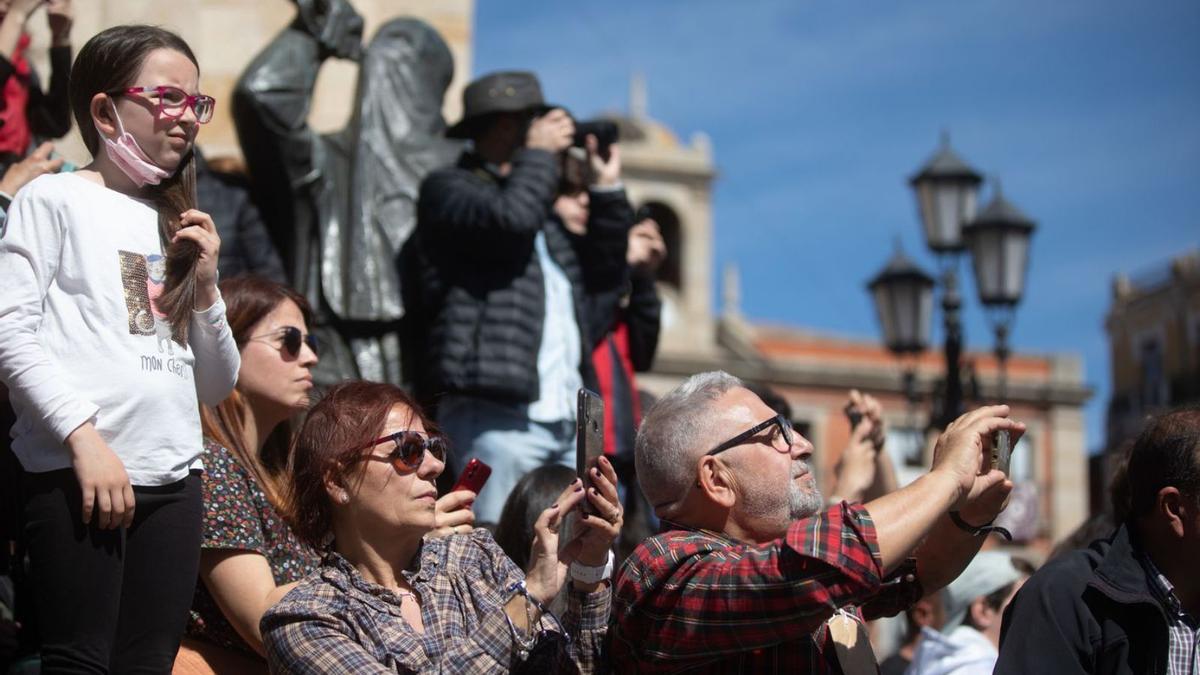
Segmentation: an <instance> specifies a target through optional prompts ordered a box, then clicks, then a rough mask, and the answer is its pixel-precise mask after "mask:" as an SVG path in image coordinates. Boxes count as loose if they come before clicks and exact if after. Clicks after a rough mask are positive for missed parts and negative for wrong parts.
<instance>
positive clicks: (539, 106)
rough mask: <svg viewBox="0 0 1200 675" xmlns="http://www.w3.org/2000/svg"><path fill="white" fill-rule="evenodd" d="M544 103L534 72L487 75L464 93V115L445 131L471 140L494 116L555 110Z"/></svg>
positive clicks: (452, 135)
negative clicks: (481, 126) (483, 121)
mask: <svg viewBox="0 0 1200 675" xmlns="http://www.w3.org/2000/svg"><path fill="white" fill-rule="evenodd" d="M558 107H559V106H557V105H551V104H548V103H546V100H545V98H543V97H542V85H541V84H540V83H539V82H538V79H537V76H536V75H534V74H533V73H530V72H527V71H521V70H511V71H502V72H498V73H490V74H488V75H484V76H483V77H481V78H479V79H477V80H475V81H474V82H472V83H471V84H468V85H467V88H466V89H464V90H463V116H462V119H461V120H459V121H458V123H457V124H455V125H454V126H452V127H450V128H449V129H447V130H446V135H447V136H449V137H450V138H470V137H471V136H473V135H474V134H475V132H476V130H477V128H478V126H479V122H481V121H482V120H484V119H486V118H487V117H489V116H491V115H495V114H496V113H512V112H532V113H534V114H535V115H540V114H543V113H545V112H547V111H550V110H553V109H554V108H558Z"/></svg>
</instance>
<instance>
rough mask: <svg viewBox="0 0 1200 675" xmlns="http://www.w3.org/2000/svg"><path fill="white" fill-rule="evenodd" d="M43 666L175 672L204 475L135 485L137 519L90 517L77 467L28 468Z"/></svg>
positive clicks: (192, 579) (28, 532)
mask: <svg viewBox="0 0 1200 675" xmlns="http://www.w3.org/2000/svg"><path fill="white" fill-rule="evenodd" d="M21 488H22V496H23V498H24V504H25V509H24V526H25V543H26V547H27V551H28V553H29V562H30V583H31V586H32V590H33V601H34V605H35V612H36V616H37V620H38V629H39V632H40V634H41V656H42V672H43V673H47V674H48V673H107V672H110V671H111V672H113V673H169V672H171V666H172V664H173V663H174V661H175V653H176V652H177V651H178V650H179V640H180V636H182V635H183V631H184V628H185V627H186V626H187V618H188V609H189V608H190V607H191V602H192V593H193V592H194V591H195V588H196V572H197V569H198V567H199V565H200V528H201V522H202V521H201V518H202V508H203V505H202V501H201V496H200V475H199V473H198V472H193V473H192V474H191V475H189V476H188V477H187V478H185V479H183V480H181V481H179V482H176V483H172V484H170V485H164V486H161V487H137V486H135V487H134V488H133V492H134V495H135V497H136V508H135V511H134V519H133V525H131V526H130V527H129V529H128V530H126V529H124V528H118V529H116V530H101V529H99V528H97V527H96V524H95V523H96V519H95V516H93V519H92V523H91V524H89V525H84V524H83V523H82V522H81V518H82V499H81V496H80V490H79V482H78V481H77V480H76V479H75V472H74V471H73V470H71V469H63V470H61V471H50V472H47V473H27V472H26V473H24V475H23V476H22V480H21Z"/></svg>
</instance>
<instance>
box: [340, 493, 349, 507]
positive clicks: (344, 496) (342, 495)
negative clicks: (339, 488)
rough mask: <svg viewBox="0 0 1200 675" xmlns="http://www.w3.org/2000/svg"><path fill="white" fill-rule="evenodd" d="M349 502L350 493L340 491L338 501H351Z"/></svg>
mask: <svg viewBox="0 0 1200 675" xmlns="http://www.w3.org/2000/svg"><path fill="white" fill-rule="evenodd" d="M349 502H350V495H348V494H346V493H345V492H339V493H338V496H337V503H339V504H347V503H349Z"/></svg>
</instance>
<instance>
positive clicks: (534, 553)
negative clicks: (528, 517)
mask: <svg viewBox="0 0 1200 675" xmlns="http://www.w3.org/2000/svg"><path fill="white" fill-rule="evenodd" d="M583 497H584V492H583V481H581V480H579V479H578V478H576V479H575V480H574V481H573V482H572V483H571V484H570V485H568V486H567V489H565V490H563V492H562V494H560V495H559V496H558V499H557V500H555V502H554V504H552V505H551V506H550V508H548V509H546V510H545V511H542V515H540V516H538V519H537V522H535V523H534V524H533V545H532V546H531V547H530V549H531V550H530V554H529V571H528V572H527V573H526V574H525V588H526V589H527V590H528V591H529V594H530V595H532V596H533V597H534V598H537V600H538V601H539V602H541V603H542V604H544V605H548V604H550V601H551V600H553V599H554V596H556V595H558V591H559V589H561V588H562V585H563V582H565V581H566V580H567V568H568V566H569V565H570V564H571V558H568V557H564V558H560V557H559V554H558V530H559V528H560V527H562V525H563V523H564V522H566V514H567V512H569V511H570V510H571V509H573V508H575V506H576V505H577V504H579V502H581V501H583ZM576 541H578V539H576Z"/></svg>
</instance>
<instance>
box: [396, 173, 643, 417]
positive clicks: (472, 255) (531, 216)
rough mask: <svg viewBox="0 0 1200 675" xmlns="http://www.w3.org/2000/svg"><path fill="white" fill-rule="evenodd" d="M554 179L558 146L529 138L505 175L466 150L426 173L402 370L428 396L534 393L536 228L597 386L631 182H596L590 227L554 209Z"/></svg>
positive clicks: (541, 302) (620, 273)
mask: <svg viewBox="0 0 1200 675" xmlns="http://www.w3.org/2000/svg"><path fill="white" fill-rule="evenodd" d="M557 188H558V162H557V160H556V158H555V156H554V155H552V154H550V153H548V152H545V151H542V150H532V149H521V150H518V151H517V153H516V154H515V155H514V157H513V162H512V170H511V171H510V172H509V174H508V176H507V177H505V178H500V177H498V176H496V175H495V174H493V173H492V172H490V171H489V170H488V169H487V168H486V167H485V166H484V165H483V164H482V163H481V161H480V160H479V159H478V158H477V157H476V156H474V155H472V154H469V153H468V154H464V155H463V157H462V158H461V159H460V161H459V163H458V165H457V166H455V167H451V168H447V169H443V170H440V171H436V172H434V173H432V174H430V175H429V176H428V177H427V178H426V179H425V181H424V182H423V183H422V185H421V196H420V201H419V204H418V217H417V230H416V233H415V236H413V237H411V238H410V240H409V244H408V245H407V246H406V248H405V251H404V252H403V253H402V254H401V262H400V264H401V275H402V278H403V279H404V281H403V283H402V288H404V289H405V291H404V292H405V306H406V308H407V309H408V312H407V315H406V316H405V328H404V335H405V347H404V350H403V351H404V354H405V366H406V376H407V377H409V379H410V380H411V381H412V383H413V385H414V387H415V388H416V390H417V394H418V396H419V397H420V398H421V399H422V401H423V402H425V403H427V404H428V403H431V402H433V401H435V400H436V399H437V398H438V397H440V396H441V395H443V394H447V393H454V394H466V395H473V396H480V397H484V398H488V399H492V400H498V401H505V402H510V403H529V402H532V401H534V400H536V399H537V396H538V374H537V352H538V347H539V345H540V344H541V337H542V327H543V324H544V319H545V317H544V310H545V291H544V286H543V283H544V282H543V277H542V268H541V264H540V263H539V262H538V257H537V253H536V251H535V250H534V238H535V237H536V235H537V234H538V232H544V233H545V236H546V244H547V248H548V249H549V251H550V255H551V257H552V258H554V260H555V262H557V263H558V265H559V266H560V267H562V269H563V271H564V272H565V273H566V275H567V278H568V279H570V281H571V285H572V288H573V290H574V295H575V319H576V323H577V324H578V325H579V331H580V336H581V338H582V341H583V342H582V344H583V354H582V355H581V356H582V358H581V359H580V363H581V371H582V375H583V379H584V383H585V384H587V385H589V386H591V387H592V388H593V389H594V388H595V375H594V373H593V372H592V367H591V359H590V358H588V354H589V353H590V350H591V345H592V344H593V343H594V340H595V339H596V336H598V335H600V334H601V330H602V328H603V326H604V324H605V323H606V322H608V321H610V320H611V317H612V314H613V311H614V310H615V308H616V303H617V301H618V299H619V295H620V290H621V288H622V285H623V283H624V281H625V274H626V271H625V248H626V245H627V241H628V239H627V237H628V231H629V227H630V226H631V224H632V221H633V212H632V209H631V208H630V206H629V202H628V201H627V200H626V198H625V193H624V191H613V192H595V191H594V192H593V193H592V194H591V195H590V197H591V217H590V219H589V221H588V233H587V235H586V236H584V237H576V236H572V235H571V234H569V233H568V232H567V231H566V229H565V228H564V227H563V225H562V223H561V222H560V221H558V219H557V218H555V217H554V216H553V212H552V206H553V202H554V196H555V192H556V190H557Z"/></svg>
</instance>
